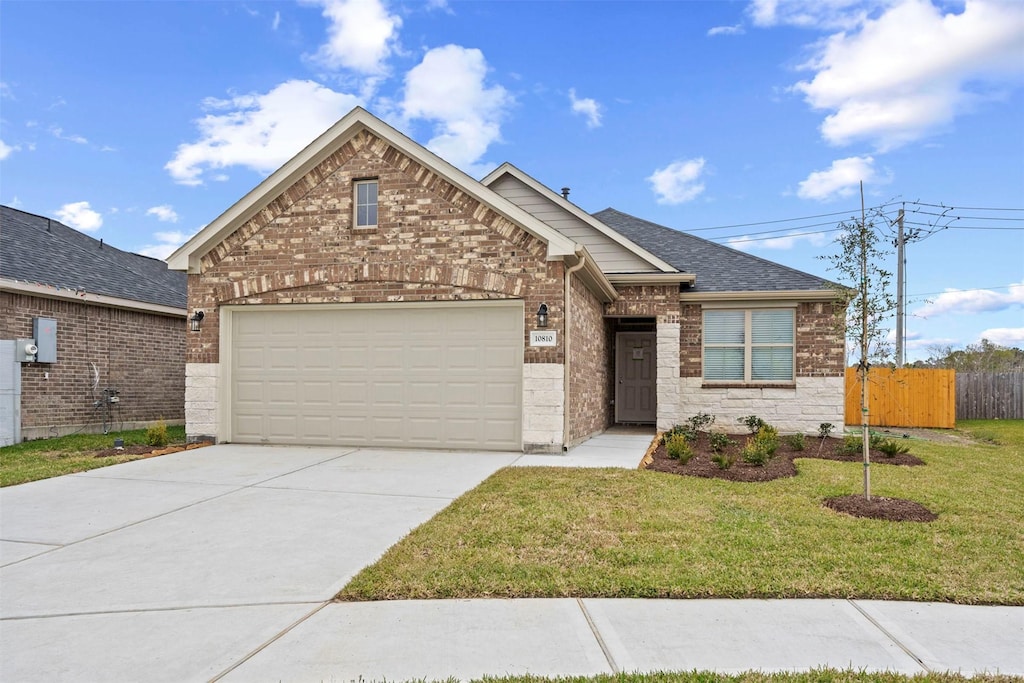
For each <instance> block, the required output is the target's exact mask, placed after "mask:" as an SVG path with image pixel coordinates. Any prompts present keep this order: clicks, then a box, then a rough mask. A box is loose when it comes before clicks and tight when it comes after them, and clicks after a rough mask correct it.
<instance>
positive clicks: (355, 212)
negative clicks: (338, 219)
mask: <svg viewBox="0 0 1024 683" xmlns="http://www.w3.org/2000/svg"><path fill="white" fill-rule="evenodd" d="M370 183H373V184H374V185H376V186H377V193H376V195H375V196H374V206H375V207H376V209H377V222H376V223H372V224H370V223H367V224H366V225H360V224H359V187H360V186H362V185H369V184H370ZM367 206H369V205H367ZM379 223H380V183H379V182H378V179H377V178H363V179H361V180H356V181H355V182H353V183H352V227H354V228H355V229H357V230H373V229H374V228H376V227H377V225H378V224H379Z"/></svg>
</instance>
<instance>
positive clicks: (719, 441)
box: [708, 432, 736, 469]
mask: <svg viewBox="0 0 1024 683" xmlns="http://www.w3.org/2000/svg"><path fill="white" fill-rule="evenodd" d="M708 443H709V445H710V446H711V451H712V452H713V453H721V452H722V451H724V450H725V449H726V448H728V447H729V446H732V445H733V444H734V443H736V442H735V441H733V440H732V439H730V438H729V435H728V434H722V433H721V432H712V433H711V434H709V435H708ZM725 469H728V468H725Z"/></svg>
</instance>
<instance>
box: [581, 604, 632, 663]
mask: <svg viewBox="0 0 1024 683" xmlns="http://www.w3.org/2000/svg"><path fill="white" fill-rule="evenodd" d="M576 604H577V605H579V608H580V611H581V612H583V618H584V619H586V620H587V626H589V627H590V632H591V633H593V634H594V639H595V640H596V641H597V644H598V646H599V647H600V648H601V652H602V653H604V658H605V659H606V660H608V666H610V667H611V668H612V673H613V674H618V673H622V670H621V669H619V666H618V664H616V663H615V658H614V657H612V653H611V650H609V649H608V646H607V645H606V644H605V642H604V638H602V637H601V632H600V631H598V630H597V624H595V623H594V620H593V619H592V618H591V616H590V612H588V611H587V606H586V605H584V604H583V600H582V599H581V598H576Z"/></svg>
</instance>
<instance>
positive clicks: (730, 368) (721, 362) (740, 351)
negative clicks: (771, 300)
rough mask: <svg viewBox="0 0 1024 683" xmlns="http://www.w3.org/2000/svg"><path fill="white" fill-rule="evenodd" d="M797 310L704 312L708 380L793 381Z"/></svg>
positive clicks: (706, 377)
mask: <svg viewBox="0 0 1024 683" xmlns="http://www.w3.org/2000/svg"><path fill="white" fill-rule="evenodd" d="M794 321H795V311H793V310H791V309H782V310H779V309H752V310H722V311H704V380H705V381H711V382H792V381H793V355H794V354H793V339H794V336H795V333H794V328H795V324H794Z"/></svg>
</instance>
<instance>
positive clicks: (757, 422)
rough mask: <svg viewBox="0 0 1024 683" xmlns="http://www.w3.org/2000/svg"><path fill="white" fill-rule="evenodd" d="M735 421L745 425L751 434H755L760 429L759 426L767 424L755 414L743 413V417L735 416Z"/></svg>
mask: <svg viewBox="0 0 1024 683" xmlns="http://www.w3.org/2000/svg"><path fill="white" fill-rule="evenodd" d="M736 421H737V422H739V423H740V424H742V425H746V426H747V429H749V430H750V433H751V434H757V431H758V430H759V429H761V427H764V426H765V425H766V424H768V423H767V422H765V421H764V420H762V419H761V418H759V417H758V416H757V415H745V416H743V417H738V418H736Z"/></svg>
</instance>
